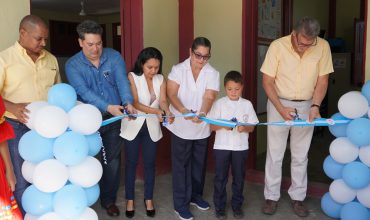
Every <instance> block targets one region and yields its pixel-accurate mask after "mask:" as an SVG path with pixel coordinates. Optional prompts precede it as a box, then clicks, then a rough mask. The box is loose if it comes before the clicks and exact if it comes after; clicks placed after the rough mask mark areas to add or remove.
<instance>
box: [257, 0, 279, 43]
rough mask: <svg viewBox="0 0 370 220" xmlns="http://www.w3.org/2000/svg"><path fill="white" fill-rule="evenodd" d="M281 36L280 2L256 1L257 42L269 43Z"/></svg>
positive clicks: (277, 0) (274, 0)
mask: <svg viewBox="0 0 370 220" xmlns="http://www.w3.org/2000/svg"><path fill="white" fill-rule="evenodd" d="M281 36H282V0H258V40H259V41H260V42H271V41H272V40H275V39H277V38H279V37H281Z"/></svg>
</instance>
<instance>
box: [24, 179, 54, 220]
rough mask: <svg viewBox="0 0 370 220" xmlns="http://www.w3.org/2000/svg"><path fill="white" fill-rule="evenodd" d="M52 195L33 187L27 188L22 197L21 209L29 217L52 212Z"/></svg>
mask: <svg viewBox="0 0 370 220" xmlns="http://www.w3.org/2000/svg"><path fill="white" fill-rule="evenodd" d="M53 198H54V193H45V192H41V191H40V190H38V189H37V188H36V187H35V186H34V185H31V186H29V187H27V189H26V190H25V191H24V193H23V195H22V205H23V209H24V210H25V211H26V212H27V213H30V214H31V215H35V216H40V215H43V214H45V213H47V212H51V211H52V210H53Z"/></svg>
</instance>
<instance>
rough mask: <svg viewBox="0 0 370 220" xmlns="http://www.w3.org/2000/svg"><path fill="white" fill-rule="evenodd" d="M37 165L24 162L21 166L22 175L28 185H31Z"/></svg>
mask: <svg viewBox="0 0 370 220" xmlns="http://www.w3.org/2000/svg"><path fill="white" fill-rule="evenodd" d="M36 165H37V164H34V163H31V162H29V161H27V160H25V161H24V162H23V164H22V175H23V178H24V179H25V180H27V182H29V183H33V173H34V172H35V167H36Z"/></svg>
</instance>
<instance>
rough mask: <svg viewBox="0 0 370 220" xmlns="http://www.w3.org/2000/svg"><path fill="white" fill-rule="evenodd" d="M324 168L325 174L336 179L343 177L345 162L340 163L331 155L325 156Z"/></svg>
mask: <svg viewBox="0 0 370 220" xmlns="http://www.w3.org/2000/svg"><path fill="white" fill-rule="evenodd" d="M323 168H324V172H325V174H326V175H327V176H328V177H330V178H331V179H333V180H335V179H340V178H342V171H343V168H344V164H341V163H338V162H337V161H335V160H334V159H333V158H332V157H331V156H330V155H329V156H327V157H326V158H325V160H324V164H323Z"/></svg>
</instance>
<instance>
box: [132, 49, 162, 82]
mask: <svg viewBox="0 0 370 220" xmlns="http://www.w3.org/2000/svg"><path fill="white" fill-rule="evenodd" d="M149 59H157V60H159V70H158V74H162V60H163V57H162V53H161V51H159V50H158V49H157V48H155V47H147V48H144V49H143V50H142V51H140V53H139V55H138V56H137V59H136V61H135V64H134V68H133V69H132V72H134V73H135V74H136V75H138V76H141V75H142V74H143V65H144V64H145V63H146V62H147V61H148V60H149Z"/></svg>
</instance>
